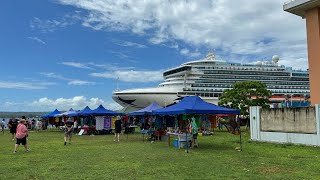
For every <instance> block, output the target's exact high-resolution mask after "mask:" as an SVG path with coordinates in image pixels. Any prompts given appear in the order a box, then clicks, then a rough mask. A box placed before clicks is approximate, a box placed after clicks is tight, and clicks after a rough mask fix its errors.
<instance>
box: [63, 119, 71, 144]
mask: <svg viewBox="0 0 320 180" xmlns="http://www.w3.org/2000/svg"><path fill="white" fill-rule="evenodd" d="M72 131H73V122H72V121H71V120H70V119H68V120H67V121H66V124H65V132H64V145H67V137H69V144H71V138H72Z"/></svg>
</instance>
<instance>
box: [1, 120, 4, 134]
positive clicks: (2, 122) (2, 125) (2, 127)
mask: <svg viewBox="0 0 320 180" xmlns="http://www.w3.org/2000/svg"><path fill="white" fill-rule="evenodd" d="M1 131H2V133H3V134H4V119H2V121H1Z"/></svg>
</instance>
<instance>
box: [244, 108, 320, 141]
mask: <svg viewBox="0 0 320 180" xmlns="http://www.w3.org/2000/svg"><path fill="white" fill-rule="evenodd" d="M319 110H320V108H319V105H318V104H317V105H316V106H315V108H308V109H305V108H303V109H301V110H298V111H297V110H293V109H286V110H284V111H283V112H282V110H277V111H269V110H262V109H261V107H258V106H254V107H250V132H251V139H252V140H253V141H265V142H276V143H294V144H304V145H316V146H320V113H319V112H320V111H319ZM307 111H308V112H307ZM287 116H288V117H287ZM262 121H263V122H262ZM269 121H271V122H269ZM306 123H310V124H311V125H310V124H306ZM270 124H272V125H270ZM300 125H301V126H302V127H298V126H300ZM279 126H281V127H279ZM283 126H288V127H283Z"/></svg>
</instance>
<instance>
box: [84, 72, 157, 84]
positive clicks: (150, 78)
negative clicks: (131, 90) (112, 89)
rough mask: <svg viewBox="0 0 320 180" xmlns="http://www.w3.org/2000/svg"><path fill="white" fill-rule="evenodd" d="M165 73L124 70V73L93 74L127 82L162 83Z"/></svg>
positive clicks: (93, 74) (92, 74)
mask: <svg viewBox="0 0 320 180" xmlns="http://www.w3.org/2000/svg"><path fill="white" fill-rule="evenodd" d="M162 73H163V71H135V70H122V71H119V70H118V71H109V72H102V73H91V74H90V75H91V76H93V77H101V78H109V79H118V78H119V80H121V81H125V82H155V81H162V80H163V76H162Z"/></svg>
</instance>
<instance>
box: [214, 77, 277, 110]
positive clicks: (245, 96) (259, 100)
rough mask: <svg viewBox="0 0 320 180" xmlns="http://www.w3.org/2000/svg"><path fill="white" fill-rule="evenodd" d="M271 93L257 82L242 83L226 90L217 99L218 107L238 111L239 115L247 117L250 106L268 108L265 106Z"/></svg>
mask: <svg viewBox="0 0 320 180" xmlns="http://www.w3.org/2000/svg"><path fill="white" fill-rule="evenodd" d="M270 95H271V92H270V91H269V90H267V86H266V85H265V84H263V83H261V82H259V81H244V82H238V83H235V84H234V85H233V89H226V90H225V91H224V92H223V94H222V96H220V97H219V100H220V102H219V103H218V104H219V105H220V106H225V107H229V108H233V109H240V112H241V114H243V115H248V114H249V113H248V112H249V107H250V106H262V107H264V108H269V105H268V104H267V101H268V98H269V96H270Z"/></svg>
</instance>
